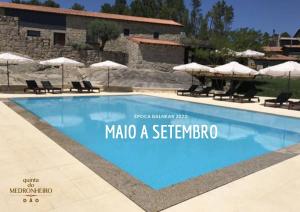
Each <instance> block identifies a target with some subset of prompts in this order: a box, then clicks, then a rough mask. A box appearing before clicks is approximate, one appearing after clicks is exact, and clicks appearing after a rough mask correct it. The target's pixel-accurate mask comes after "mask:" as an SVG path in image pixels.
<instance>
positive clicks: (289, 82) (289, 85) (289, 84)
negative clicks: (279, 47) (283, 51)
mask: <svg viewBox="0 0 300 212" xmlns="http://www.w3.org/2000/svg"><path fill="white" fill-rule="evenodd" d="M290 87H291V71H289V80H288V92H290Z"/></svg>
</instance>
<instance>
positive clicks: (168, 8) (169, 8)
mask: <svg viewBox="0 0 300 212" xmlns="http://www.w3.org/2000/svg"><path fill="white" fill-rule="evenodd" d="M159 18H164V19H172V20H175V21H177V22H179V23H182V24H183V25H185V26H186V27H187V28H186V30H187V29H188V22H189V11H188V9H187V8H186V7H185V4H184V1H183V0H164V1H162V3H161V7H160V16H159Z"/></svg>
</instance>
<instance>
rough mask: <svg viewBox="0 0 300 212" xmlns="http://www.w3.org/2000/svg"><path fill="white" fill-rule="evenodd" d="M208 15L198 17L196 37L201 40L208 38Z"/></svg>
mask: <svg viewBox="0 0 300 212" xmlns="http://www.w3.org/2000/svg"><path fill="white" fill-rule="evenodd" d="M208 18H209V17H208V15H205V16H201V17H200V26H199V33H198V37H199V39H201V40H209V27H208Z"/></svg>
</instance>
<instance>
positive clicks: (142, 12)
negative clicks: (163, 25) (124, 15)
mask: <svg viewBox="0 0 300 212" xmlns="http://www.w3.org/2000/svg"><path fill="white" fill-rule="evenodd" d="M159 7H160V1H158V0H134V1H132V2H131V4H130V11H131V15H134V16H143V17H151V18H156V17H159V12H160V10H159Z"/></svg>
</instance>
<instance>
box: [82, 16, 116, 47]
mask: <svg viewBox="0 0 300 212" xmlns="http://www.w3.org/2000/svg"><path fill="white" fill-rule="evenodd" d="M87 31H88V36H89V37H90V39H91V40H93V41H95V42H101V44H100V50H101V51H103V50H104V47H105V44H106V43H107V42H108V41H110V40H115V39H117V38H118V37H119V36H120V32H121V31H120V28H119V25H117V24H116V23H114V22H109V21H100V20H95V21H92V22H91V23H90V24H89V25H88V28H87Z"/></svg>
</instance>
